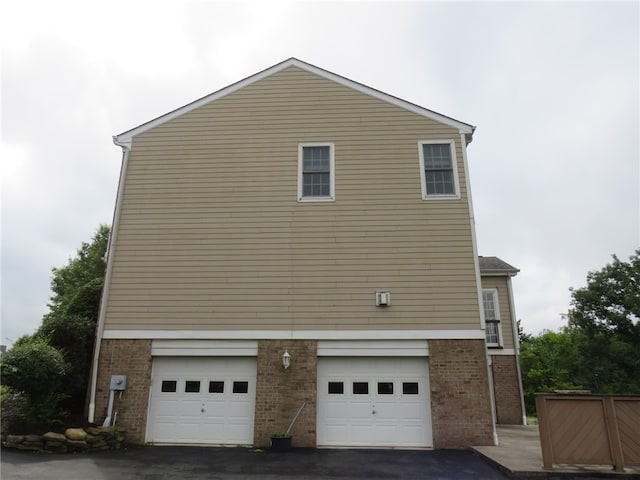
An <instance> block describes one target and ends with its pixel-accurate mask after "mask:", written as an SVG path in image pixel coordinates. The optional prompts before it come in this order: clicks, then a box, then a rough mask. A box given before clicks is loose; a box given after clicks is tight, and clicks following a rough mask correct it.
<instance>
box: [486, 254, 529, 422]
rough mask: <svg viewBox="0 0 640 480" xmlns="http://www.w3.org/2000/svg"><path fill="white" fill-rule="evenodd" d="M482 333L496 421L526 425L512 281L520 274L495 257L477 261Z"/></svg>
mask: <svg viewBox="0 0 640 480" xmlns="http://www.w3.org/2000/svg"><path fill="white" fill-rule="evenodd" d="M479 260H480V275H481V277H482V301H483V307H484V318H485V327H486V328H485V332H486V340H487V348H488V350H489V365H490V368H489V373H490V375H491V376H492V384H493V394H494V399H495V410H496V420H497V422H498V423H501V424H515V425H524V424H526V414H525V410H524V396H523V392H522V382H521V375H520V364H519V361H518V359H519V339H518V322H517V318H516V313H515V307H514V304H513V291H512V287H511V277H514V276H516V275H517V274H518V272H519V271H520V270H518V269H517V268H515V267H513V266H511V265H509V264H508V263H506V262H504V261H502V260H500V259H499V258H497V257H480V259H479Z"/></svg>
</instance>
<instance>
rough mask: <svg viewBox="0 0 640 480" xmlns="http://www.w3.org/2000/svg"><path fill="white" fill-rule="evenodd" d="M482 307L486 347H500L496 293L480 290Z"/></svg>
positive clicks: (498, 309)
mask: <svg viewBox="0 0 640 480" xmlns="http://www.w3.org/2000/svg"><path fill="white" fill-rule="evenodd" d="M482 306H483V308H484V320H485V324H486V330H485V333H486V337H487V346H488V347H500V346H501V345H502V343H501V335H500V308H499V306H498V291H497V290H495V289H486V290H482Z"/></svg>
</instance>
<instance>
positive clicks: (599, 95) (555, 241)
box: [0, 0, 640, 339]
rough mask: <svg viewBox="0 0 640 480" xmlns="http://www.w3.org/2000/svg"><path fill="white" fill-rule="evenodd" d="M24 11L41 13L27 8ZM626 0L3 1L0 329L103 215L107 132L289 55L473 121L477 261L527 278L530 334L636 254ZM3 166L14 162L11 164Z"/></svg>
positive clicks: (632, 85) (27, 312)
mask: <svg viewBox="0 0 640 480" xmlns="http://www.w3.org/2000/svg"><path fill="white" fill-rule="evenodd" d="M34 12H37V14H34ZM639 13H640V7H639V6H638V4H637V3H565V4H558V3H544V2H543V3H484V2H481V3H456V2H412V3H385V2H368V3H364V2H344V3H330V2H280V3H274V2H250V3H222V2H191V1H185V2H168V1H157V2H151V1H126V2H125V1H114V2H109V3H106V2H81V1H65V0H62V1H60V2H45V1H32V0H22V1H20V2H5V3H4V4H3V11H2V12H1V15H0V16H1V17H2V20H1V21H2V26H1V28H0V31H1V35H2V37H1V38H2V49H3V59H2V60H3V62H2V63H3V65H2V68H3V71H2V121H3V124H2V150H0V154H2V160H3V162H2V163H3V172H2V174H3V203H2V259H3V263H2V324H3V325H2V328H3V334H2V335H3V336H9V337H11V338H13V339H15V338H16V337H18V336H19V335H21V334H22V333H26V332H29V331H32V330H33V329H34V328H35V327H36V326H37V324H38V323H39V320H40V318H39V317H40V316H41V315H42V313H43V312H44V310H45V309H46V302H47V299H48V297H49V294H50V293H49V291H48V287H49V277H50V272H51V268H52V267H56V266H61V265H64V264H65V263H66V261H67V259H68V258H69V256H71V255H73V253H74V251H75V249H76V248H77V247H78V246H79V244H80V242H82V241H86V240H88V239H90V237H91V236H92V234H93V233H94V231H95V229H96V228H97V226H98V224H99V223H101V222H110V220H111V216H112V212H113V206H114V202H115V189H116V186H117V182H118V171H119V166H120V152H119V150H118V149H117V148H116V147H115V146H114V145H112V143H111V135H113V134H117V133H120V132H122V131H124V130H127V129H129V128H132V127H135V126H137V125H139V124H140V123H143V122H145V121H148V120H150V119H152V118H154V117H156V116H158V115H161V114H163V113H166V112H167V111H169V110H171V109H174V108H176V107H179V106H180V105H183V104H186V103H188V102H190V101H192V100H195V99H196V98H199V97H201V96H203V95H206V94H209V93H211V92H212V91H215V90H217V89H219V88H222V87H224V86H226V85H228V84H230V83H232V82H235V81H237V80H240V79H241V78H244V77H245V76H248V75H251V74H253V73H255V72H257V71H259V70H261V69H264V68H266V67H268V66H270V65H272V64H274V63H276V62H279V61H282V60H284V59H286V58H288V57H291V56H296V57H299V58H300V59H302V60H305V61H308V62H311V63H314V64H316V65H318V66H319V67H322V68H326V69H328V70H331V71H334V72H335V73H338V74H341V75H344V76H346V77H349V78H351V79H353V80H356V81H359V82H362V83H365V84H367V85H369V86H371V87H374V88H377V89H380V90H383V91H385V92H387V93H390V94H392V95H397V96H400V97H401V98H404V99H406V100H409V101H411V102H414V103H418V104H420V105H423V106H425V107H427V108H431V109H433V110H436V111H438V112H441V113H443V114H446V115H450V116H453V117H455V118H458V119H460V120H462V121H465V122H469V123H472V124H475V125H477V126H478V130H477V132H476V134H475V138H474V141H473V143H472V144H471V145H470V147H469V164H470V168H471V181H472V191H473V194H474V206H475V213H476V217H477V228H478V242H479V248H480V253H481V254H484V255H498V256H500V257H502V258H504V260H506V261H507V262H509V263H512V264H514V265H515V266H517V267H519V268H520V269H521V273H520V274H519V275H518V276H517V277H516V278H515V279H514V288H515V292H516V308H517V311H518V314H519V317H520V318H522V319H523V322H524V325H525V329H527V330H528V331H531V332H538V331H539V330H541V329H542V328H551V329H554V328H556V327H557V326H559V325H561V323H562V322H561V320H560V314H561V313H564V312H566V309H567V308H568V307H569V298H570V297H569V291H568V288H569V287H570V286H580V285H581V284H582V283H583V282H584V278H585V276H586V273H587V271H588V270H593V269H598V268H601V267H602V266H604V265H605V264H606V263H607V262H609V261H610V255H611V254H612V253H616V254H618V255H619V256H620V257H622V258H626V257H628V256H629V255H631V253H632V252H633V250H634V249H635V248H637V247H638V246H639V245H640V225H639V222H640V195H639V191H638V190H639V189H638V185H639V184H640V171H639V166H638V159H639V158H640V148H639V145H640V138H639V135H640V133H639V132H640V124H639V115H640V114H639V99H638V88H637V86H638V84H640V74H639V71H640V68H639V65H640V60H639V58H640V26H639V23H640V22H639V20H638V18H639ZM6 159H10V161H6Z"/></svg>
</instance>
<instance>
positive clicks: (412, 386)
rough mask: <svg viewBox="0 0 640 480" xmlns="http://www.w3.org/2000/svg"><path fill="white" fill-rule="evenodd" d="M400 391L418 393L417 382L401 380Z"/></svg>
mask: <svg viewBox="0 0 640 480" xmlns="http://www.w3.org/2000/svg"><path fill="white" fill-rule="evenodd" d="M402 393H403V394H405V395H418V382H402Z"/></svg>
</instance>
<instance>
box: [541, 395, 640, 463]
mask: <svg viewBox="0 0 640 480" xmlns="http://www.w3.org/2000/svg"><path fill="white" fill-rule="evenodd" d="M536 410H537V411H538V424H539V429H540V444H541V447H542V461H543V466H544V468H545V469H552V468H553V465H554V464H556V465H557V464H570V465H612V466H613V467H614V470H615V471H616V472H624V467H625V465H626V466H640V397H636V396H614V395H591V394H588V395H585V394H536Z"/></svg>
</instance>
